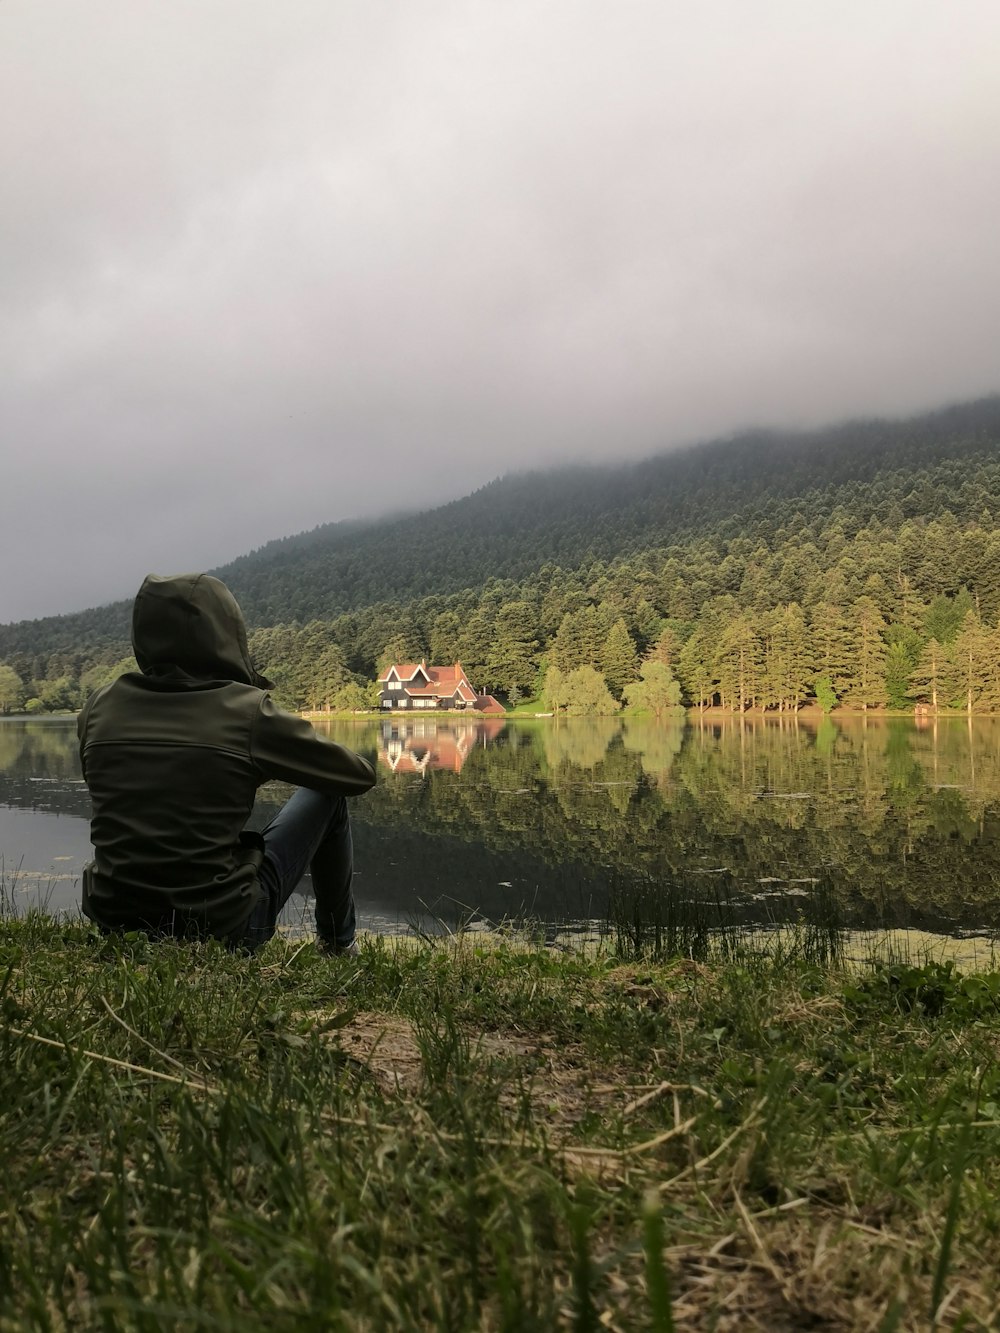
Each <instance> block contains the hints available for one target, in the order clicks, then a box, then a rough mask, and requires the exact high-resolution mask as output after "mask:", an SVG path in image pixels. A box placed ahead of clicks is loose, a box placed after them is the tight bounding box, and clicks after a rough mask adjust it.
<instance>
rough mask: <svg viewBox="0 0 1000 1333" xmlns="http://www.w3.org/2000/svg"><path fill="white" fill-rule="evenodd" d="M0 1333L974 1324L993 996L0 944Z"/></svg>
mask: <svg viewBox="0 0 1000 1333" xmlns="http://www.w3.org/2000/svg"><path fill="white" fill-rule="evenodd" d="M0 962H2V975H3V976H4V981H3V987H2V991H3V994H2V1006H3V1027H2V1029H0V1033H2V1037H0V1059H2V1062H3V1079H4V1088H5V1099H4V1107H3V1110H2V1112H0V1132H2V1134H3V1136H4V1145H3V1148H4V1158H5V1161H6V1163H7V1164H8V1168H7V1172H6V1177H5V1181H4V1185H3V1196H2V1200H0V1253H2V1254H3V1259H4V1262H3V1265H2V1266H0V1298H2V1299H0V1328H2V1329H3V1330H4V1331H5V1333H7V1330H10V1331H11V1333H13V1330H14V1329H21V1328H24V1327H38V1328H51V1329H63V1328H71V1327H72V1328H77V1327H108V1328H115V1329H118V1328H123V1329H125V1328H143V1329H146V1328H148V1329H157V1330H159V1329H163V1328H170V1327H176V1328H193V1327H199V1328H213V1329H234V1330H235V1329H237V1328H240V1329H245V1328H248V1327H251V1328H268V1329H286V1328H287V1329H289V1330H291V1329H295V1330H299V1329H317V1330H318V1329H331V1328H332V1329H345V1330H360V1329H370V1328H393V1329H395V1328H402V1329H417V1328H419V1329H510V1330H515V1329H517V1330H522V1329H538V1330H542V1329H552V1328H567V1329H574V1330H578V1329H592V1330H597V1329H599V1328H610V1329H621V1330H632V1329H641V1328H652V1329H671V1328H691V1329H703V1328H715V1329H718V1330H723V1331H724V1330H734V1331H735V1330H737V1329H739V1330H745V1329H767V1330H770V1333H776V1331H778V1330H789V1331H790V1330H793V1329H795V1330H798V1329H802V1328H806V1327H812V1328H822V1329H831V1330H833V1329H837V1330H845V1333H846V1331H847V1330H851V1333H855V1331H857V1330H867V1329H870V1330H873V1333H874V1330H880V1329H881V1330H889V1329H897V1330H905V1329H914V1330H916V1329H927V1328H932V1327H938V1328H955V1327H959V1326H961V1327H963V1328H966V1329H986V1328H990V1327H993V1326H995V1320H996V1317H997V1308H998V1307H997V1303H998V1299H1000V1297H998V1293H997V1279H996V1273H997V1272H998V1271H1000V1265H998V1262H997V1261H998V1259H1000V1245H998V1242H997V1235H998V1234H1000V1228H998V1226H997V1223H998V1221H1000V1202H998V1201H997V1198H996V1195H995V1190H994V1188H993V1177H994V1162H995V1158H996V1152H997V1147H998V1142H1000V1109H998V1108H1000V1074H998V1073H997V1066H996V1051H997V1036H998V1025H1000V1009H998V996H1000V975H997V974H995V973H980V974H978V975H976V974H971V973H969V974H964V973H961V972H959V971H958V970H957V969H956V968H955V967H954V965H953V964H951V963H950V962H949V963H942V962H939V961H934V960H927V959H923V958H920V957H911V958H909V959H906V960H902V959H897V960H896V961H895V962H894V963H891V964H885V963H883V964H881V965H880V964H879V963H878V962H877V960H874V959H873V960H870V961H869V962H868V963H867V964H866V965H863V966H861V967H858V966H857V965H854V966H852V967H851V968H847V967H846V966H845V965H844V964H843V963H842V962H841V961H840V960H838V959H837V958H835V957H831V956H829V955H828V954H823V953H821V952H818V951H817V948H816V941H815V940H814V939H812V938H811V937H810V936H808V935H806V934H803V935H801V936H800V937H798V938H797V939H796V938H795V937H789V938H788V939H787V940H786V941H785V943H784V944H783V946H782V947H781V948H779V949H771V950H769V951H763V950H758V949H756V948H754V947H753V945H752V943H750V942H746V943H744V944H743V945H742V946H741V947H739V948H738V949H735V950H734V949H729V950H728V951H727V952H726V953H725V954H723V953H720V952H719V950H718V949H715V948H709V949H708V950H707V951H706V952H705V953H704V954H703V956H702V957H701V958H699V959H695V958H690V957H689V958H670V957H663V958H654V957H649V956H645V957H644V956H641V954H637V953H636V952H635V951H632V952H630V951H628V950H622V951H621V952H617V953H616V952H614V951H613V950H611V949H608V948H598V949H596V950H591V951H588V952H587V953H586V954H584V953H583V952H577V951H574V950H572V949H567V948H558V949H552V948H543V947H539V946H537V945H535V944H533V943H532V942H531V941H530V939H523V938H518V937H514V936H512V937H510V938H506V939H505V938H498V937H495V936H493V937H482V936H476V935H466V936H456V937H452V938H450V939H448V940H446V941H443V942H437V943H432V942H427V941H416V940H405V941H404V940H391V939H386V938H379V937H374V938H369V939H367V940H366V941H365V943H364V946H363V949H362V954H361V957H360V959H358V960H353V959H327V958H324V957H322V956H321V955H319V954H318V953H317V952H316V951H315V949H314V947H313V946H312V944H311V943H307V942H302V941H295V940H276V941H274V942H273V943H272V944H271V945H269V946H268V948H267V949H266V950H265V951H264V953H263V954H262V955H261V956H260V957H258V958H256V959H248V958H241V957H236V956H233V955H230V954H227V953H226V952H224V951H223V950H221V949H219V948H217V947H214V946H189V945H183V946H180V945H175V944H157V945H154V944H150V943H149V942H147V941H146V940H145V939H144V938H143V937H141V936H140V937H135V938H130V939H125V940H118V941H115V940H106V941H105V940H100V939H98V938H97V937H96V936H95V935H94V934H93V933H92V932H91V931H90V930H89V929H88V928H87V927H86V926H84V925H81V924H74V923H67V922H65V921H59V922H57V921H53V920H51V919H49V918H47V917H45V916H44V915H41V914H37V913H35V914H31V915H29V916H28V917H26V918H21V919H16V920H15V919H5V920H3V921H2V922H0Z"/></svg>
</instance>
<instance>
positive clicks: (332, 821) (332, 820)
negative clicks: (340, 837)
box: [326, 796, 351, 836]
mask: <svg viewBox="0 0 1000 1333" xmlns="http://www.w3.org/2000/svg"><path fill="white" fill-rule="evenodd" d="M350 826H351V816H350V812H349V811H348V808H347V797H346V796H331V797H330V817H329V819H328V820H327V823H326V831H327V836H329V835H330V834H334V833H343V832H344V830H345V829H348V828H350Z"/></svg>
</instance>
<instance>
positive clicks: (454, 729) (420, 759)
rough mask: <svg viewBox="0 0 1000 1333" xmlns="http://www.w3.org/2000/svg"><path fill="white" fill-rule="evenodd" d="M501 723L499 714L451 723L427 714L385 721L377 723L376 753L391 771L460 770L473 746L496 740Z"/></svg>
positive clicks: (459, 771) (503, 723) (458, 771)
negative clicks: (423, 717) (402, 719)
mask: <svg viewBox="0 0 1000 1333" xmlns="http://www.w3.org/2000/svg"><path fill="white" fill-rule="evenodd" d="M505 725H506V723H505V722H504V720H503V718H501V717H484V718H482V719H481V720H480V721H472V720H471V719H470V720H469V721H468V722H458V723H455V724H454V725H451V724H449V723H447V722H435V721H432V720H431V719H430V718H428V719H427V721H424V720H423V719H421V720H419V721H418V720H417V719H414V720H413V721H412V722H410V721H406V722H402V721H400V722H389V721H385V722H383V723H382V724H381V735H380V737H379V740H380V744H379V752H378V757H379V760H380V761H381V763H383V764H385V766H386V767H387V768H391V769H392V771H393V772H394V773H421V774H423V773H426V772H427V770H428V769H431V768H447V769H450V770H451V772H453V773H461V771H462V765H463V764H464V763H465V761H466V759H468V757H469V755H470V754H471V753H472V751H473V750H474V749H475V748H476V746H477V745H478V746H482V747H484V748H485V747H486V746H487V745H489V743H490V742H491V741H493V740H496V738H497V736H499V735H500V732H501V731H503V729H504V727H505Z"/></svg>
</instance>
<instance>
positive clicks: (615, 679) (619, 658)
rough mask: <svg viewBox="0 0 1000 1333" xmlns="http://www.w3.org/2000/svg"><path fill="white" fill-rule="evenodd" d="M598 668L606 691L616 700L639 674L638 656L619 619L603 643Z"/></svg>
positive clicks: (623, 624) (626, 630)
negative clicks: (605, 684) (605, 683)
mask: <svg viewBox="0 0 1000 1333" xmlns="http://www.w3.org/2000/svg"><path fill="white" fill-rule="evenodd" d="M600 667H601V671H602V673H603V675H604V679H605V681H606V682H607V686H608V689H609V690H610V691H611V693H612V695H614V697H615V698H616V699H620V698H621V696H622V691H623V690H624V689H625V686H626V685H629V684H631V682H632V681H634V680H635V679H636V677H637V676H638V674H639V654H638V653H637V652H636V650H635V644H634V643H633V642H632V636H631V635H630V634H629V632H628V627H627V626H626V624H625V621H624V620H623V619H622V618H621V617H619V619H618V620H616V621H615V623H614V624H613V625H612V626H611V629H610V631H609V633H608V637H607V639H606V640H605V642H604V647H603V649H602V650H601V657H600Z"/></svg>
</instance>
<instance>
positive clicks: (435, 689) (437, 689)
mask: <svg viewBox="0 0 1000 1333" xmlns="http://www.w3.org/2000/svg"><path fill="white" fill-rule="evenodd" d="M393 671H395V673H396V675H397V676H398V677H399V679H400V680H401V681H408V680H412V679H413V677H414V676H415V675H416V674H417V672H418V671H422V672H424V674H425V675H426V676H427V678H428V683H427V684H426V685H404V686H403V693H404V694H408V695H411V696H412V695H423V696H431V697H435V698H438V697H441V696H442V695H445V696H448V697H450V696H451V695H453V694H457V695H458V696H459V698H460V699H463V700H464V701H465V702H466V703H470V704H471V703H473V702H475V698H476V692H475V690H474V689H473V688H472V684H471V682H470V681H469V678H468V676H467V675H466V674H465V671H464V670H463V668H462V663H461V662H456V663H455V665H454V666H428V665H427V663H426V662H416V663H413V662H402V663H395V662H394V663H393V664H392V665H391V666H388V667H386V669H385V671H383V673H382V675H381V676H379V684H384V683H385V682H386V681H387V680H388V679H389V676H390V674H391V673H392V672H393Z"/></svg>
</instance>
